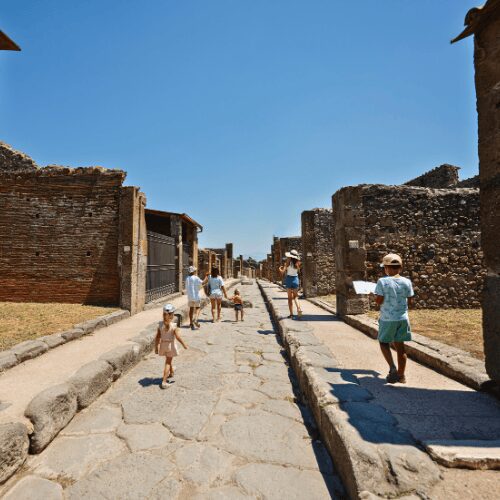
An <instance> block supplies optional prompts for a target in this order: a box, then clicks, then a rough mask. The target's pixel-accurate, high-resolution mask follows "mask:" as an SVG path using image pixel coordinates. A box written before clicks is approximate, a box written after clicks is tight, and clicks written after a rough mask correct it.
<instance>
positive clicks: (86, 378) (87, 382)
mask: <svg viewBox="0 0 500 500" xmlns="http://www.w3.org/2000/svg"><path fill="white" fill-rule="evenodd" d="M112 381H113V368H112V367H111V365H110V364H109V363H106V361H102V360H97V361H91V362H90V363H87V364H86V365H83V366H82V367H81V368H80V369H79V370H78V371H77V372H76V373H75V374H74V375H73V376H72V377H71V378H70V379H69V383H70V384H71V385H72V387H73V388H74V390H75V392H76V397H77V400H78V408H86V407H87V406H88V405H89V404H90V403H93V402H94V401H95V400H96V399H97V398H98V397H99V396H100V395H101V394H102V393H103V392H104V391H106V390H107V389H108V388H109V386H110V385H111V382H112Z"/></svg>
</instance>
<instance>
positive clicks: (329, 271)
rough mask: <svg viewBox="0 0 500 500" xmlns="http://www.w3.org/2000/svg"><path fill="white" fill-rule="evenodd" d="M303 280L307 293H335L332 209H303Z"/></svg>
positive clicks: (312, 294) (308, 294)
mask: <svg viewBox="0 0 500 500" xmlns="http://www.w3.org/2000/svg"><path fill="white" fill-rule="evenodd" d="M301 251H302V280H303V289H304V294H305V296H306V297H316V296H318V295H328V294H331V293H335V253H334V244H333V216H332V210H331V209H327V208H315V209H313V210H306V211H304V212H302V249H301Z"/></svg>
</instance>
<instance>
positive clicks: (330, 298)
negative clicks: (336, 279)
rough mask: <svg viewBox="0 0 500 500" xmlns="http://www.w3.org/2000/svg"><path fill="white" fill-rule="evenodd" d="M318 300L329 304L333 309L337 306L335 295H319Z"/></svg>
mask: <svg viewBox="0 0 500 500" xmlns="http://www.w3.org/2000/svg"><path fill="white" fill-rule="evenodd" d="M318 299H321V300H324V301H325V302H330V304H333V305H334V306H335V307H336V306H337V296H336V295H335V294H330V295H321V296H320V297H318Z"/></svg>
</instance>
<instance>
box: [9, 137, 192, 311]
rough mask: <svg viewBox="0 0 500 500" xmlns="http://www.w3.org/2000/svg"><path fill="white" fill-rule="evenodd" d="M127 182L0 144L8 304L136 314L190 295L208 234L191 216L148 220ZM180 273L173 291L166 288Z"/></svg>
mask: <svg viewBox="0 0 500 500" xmlns="http://www.w3.org/2000/svg"><path fill="white" fill-rule="evenodd" d="M125 176H126V173H125V172H124V171H122V170H109V169H105V168H102V167H88V168H70V167H61V166H48V167H39V166H37V165H36V164H35V162H34V161H33V160H32V159H31V158H29V157H28V156H27V155H25V154H23V153H20V152H18V151H15V150H14V149H12V148H11V147H10V146H8V145H6V144H4V143H0V204H1V210H0V233H1V234H2V238H1V240H0V300H3V301H16V302H72V303H84V304H99V305H120V306H121V307H122V308H125V309H128V310H130V311H131V312H132V313H135V312H138V311H140V310H142V309H143V306H144V304H145V302H146V301H148V300H153V299H155V298H159V297H161V296H164V295H166V294H168V293H171V292H172V291H182V275H181V274H182V271H183V269H184V267H185V265H188V264H189V263H195V262H196V259H197V251H196V248H197V247H196V245H197V236H196V232H197V231H196V229H197V228H198V227H200V226H199V224H198V223H196V222H195V221H192V219H190V218H189V217H188V216H186V214H172V213H168V212H157V211H156V212H155V211H147V210H146V208H145V206H146V198H145V196H144V194H143V193H141V192H140V191H139V188H137V187H134V186H123V182H124V180H125ZM156 219H158V220H156ZM175 228H177V229H175ZM170 237H173V238H174V239H175V241H174V247H173V250H172V251H169V249H170V247H169V244H170V243H172V242H171V241H166V240H167V239H168V238H170ZM157 240H158V241H157ZM160 240H161V241H160ZM182 252H184V253H185V255H183V253H182ZM183 263H184V264H185V265H184V264H183ZM172 266H173V268H174V269H175V271H174V274H175V276H174V283H173V287H170V286H165V279H166V278H167V277H168V279H170V276H171V275H172V273H171V272H170V274H169V271H167V268H168V269H169V270H171V269H172ZM153 268H154V269H156V271H157V272H156V273H155V275H154V276H155V278H156V281H155V280H153V281H152V280H151V279H150V278H151V270H152V269H153ZM167 281H168V280H167ZM169 283H170V281H169ZM156 285H158V286H156Z"/></svg>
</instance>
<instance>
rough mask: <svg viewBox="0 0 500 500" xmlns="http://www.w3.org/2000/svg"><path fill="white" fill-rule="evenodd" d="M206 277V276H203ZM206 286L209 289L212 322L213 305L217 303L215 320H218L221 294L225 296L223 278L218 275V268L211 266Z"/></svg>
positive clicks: (213, 319) (213, 317) (213, 321)
mask: <svg viewBox="0 0 500 500" xmlns="http://www.w3.org/2000/svg"><path fill="white" fill-rule="evenodd" d="M205 279H206V278H205ZM208 287H209V290H210V295H209V297H210V304H211V305H212V323H215V306H216V305H217V321H220V308H221V305H222V296H223V295H224V297H226V299H227V293H226V288H225V287H224V280H223V279H222V277H221V276H219V270H218V269H217V268H216V267H212V272H211V273H210V276H209V277H208Z"/></svg>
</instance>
